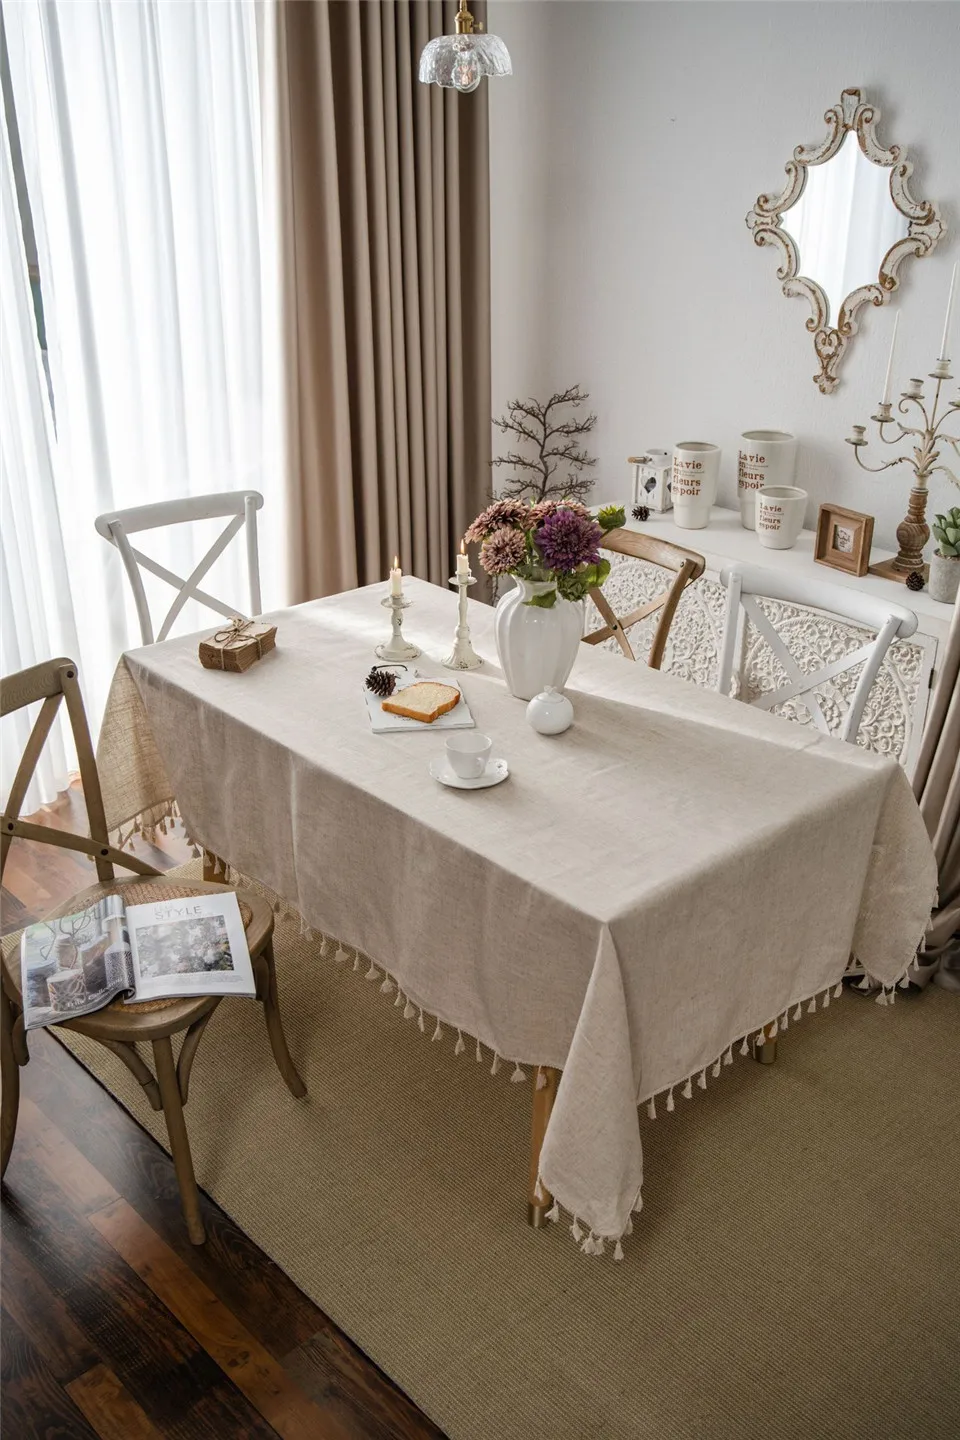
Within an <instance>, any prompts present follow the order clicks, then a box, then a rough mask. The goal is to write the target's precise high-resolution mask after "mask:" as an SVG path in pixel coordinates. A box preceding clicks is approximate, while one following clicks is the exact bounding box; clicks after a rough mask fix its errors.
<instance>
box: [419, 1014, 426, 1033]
mask: <svg viewBox="0 0 960 1440" xmlns="http://www.w3.org/2000/svg"><path fill="white" fill-rule="evenodd" d="M417 1029H418V1030H419V1031H420V1034H421V1035H426V1033H427V1027H426V1025H425V1024H424V1023H423V1011H422V1010H421V1011H420V1014H419V1016H418V1017H417Z"/></svg>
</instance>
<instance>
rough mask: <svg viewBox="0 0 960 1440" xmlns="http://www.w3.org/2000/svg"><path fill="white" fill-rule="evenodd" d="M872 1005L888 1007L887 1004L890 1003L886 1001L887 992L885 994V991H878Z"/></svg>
mask: <svg viewBox="0 0 960 1440" xmlns="http://www.w3.org/2000/svg"><path fill="white" fill-rule="evenodd" d="M874 1003H875V1004H877V1005H888V1004H889V1003H890V1002H889V1001H888V999H887V992H886V990H881V991H880V994H879V995H878V996H877V998H876V1001H875V1002H874Z"/></svg>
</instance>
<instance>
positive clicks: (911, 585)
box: [907, 570, 924, 590]
mask: <svg viewBox="0 0 960 1440" xmlns="http://www.w3.org/2000/svg"><path fill="white" fill-rule="evenodd" d="M923 586H924V579H923V571H922V570H911V571H910V574H909V575H908V576H907V589H908V590H922V589H923Z"/></svg>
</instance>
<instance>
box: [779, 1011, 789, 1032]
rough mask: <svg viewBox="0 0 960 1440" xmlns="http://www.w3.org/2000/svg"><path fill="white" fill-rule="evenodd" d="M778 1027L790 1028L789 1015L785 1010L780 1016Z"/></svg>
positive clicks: (782, 1028)
mask: <svg viewBox="0 0 960 1440" xmlns="http://www.w3.org/2000/svg"><path fill="white" fill-rule="evenodd" d="M780 1029H781V1030H789V1029H790V1016H789V1015H788V1014H787V1012H786V1010H784V1012H783V1014H782V1015H781V1016H780Z"/></svg>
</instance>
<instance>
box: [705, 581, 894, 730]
mask: <svg viewBox="0 0 960 1440" xmlns="http://www.w3.org/2000/svg"><path fill="white" fill-rule="evenodd" d="M720 582H721V584H722V585H724V586H725V587H726V591H727V609H726V615H725V617H724V624H723V640H722V643H721V646H720V662H719V666H718V673H717V689H718V690H719V691H720V693H721V694H722V695H730V694H731V693H732V691H733V688H734V671H735V660H736V655H737V647H738V641H739V640H740V639H741V637H742V632H743V625H744V623H745V621H746V620H749V621H750V623H751V625H752V626H753V627H754V629H755V630H756V632H757V633H758V635H760V636H761V637H762V639H763V640H764V641H765V643H766V644H767V645H769V647H770V649H771V651H772V652H773V655H774V657H775V659H776V661H777V663H778V665H779V666H780V669H781V670H782V672H783V675H784V677H785V678H784V681H783V683H782V684H781V685H779V686H777V687H776V688H774V689H772V690H764V691H763V692H762V693H761V694H759V695H755V696H750V697H748V696H744V697H743V698H744V699H746V700H747V702H748V703H749V704H751V705H755V706H756V707H757V709H759V710H772V709H773V708H774V706H776V705H781V704H783V702H784V701H786V700H794V701H796V702H797V703H798V704H800V705H802V706H804V708H805V709H806V710H807V713H808V714H809V716H810V719H811V720H812V721H813V723H814V725H816V727H817V729H818V730H822V731H823V733H824V735H832V734H836V735H838V736H839V739H841V740H847V741H849V742H850V743H851V744H856V740H857V733H858V731H859V729H860V721H861V720H862V718H863V711H864V706H865V705H866V703H867V700H868V698H869V695H870V691H871V690H872V689H873V685H874V682H875V681H876V678H877V675H878V674H879V672H880V667H881V665H882V664H883V661H884V657H885V656H886V653H887V651H888V650H889V648H890V646H891V645H892V643H893V641H894V640H906V639H907V638H908V637H909V636H911V635H912V634H913V633H914V631H915V630H916V628H917V623H918V622H917V617H916V615H915V614H914V613H913V611H912V610H908V609H907V607H906V606H905V605H898V604H897V603H896V602H895V601H892V600H886V599H880V598H878V597H875V596H873V595H864V594H862V593H861V592H860V591H859V590H848V589H846V587H845V586H842V585H830V584H828V583H825V582H824V581H822V580H811V579H809V578H807V577H805V576H797V575H784V574H782V573H781V572H780V571H778V570H766V569H764V568H763V567H762V566H760V565H746V564H736V565H729V566H727V567H726V568H725V569H723V570H721V572H720ZM761 597H766V598H768V599H770V600H783V601H786V602H787V603H788V604H791V605H803V606H808V607H809V608H810V609H811V610H822V611H825V612H826V613H827V614H829V615H835V616H837V617H838V618H839V619H842V620H849V621H850V622H851V623H852V624H856V625H862V626H864V627H866V628H867V629H870V630H873V631H875V632H876V633H875V636H874V638H873V639H872V640H868V641H866V642H865V643H864V644H863V645H860V646H859V647H857V648H856V649H854V650H851V651H849V652H848V653H847V654H845V655H841V656H840V657H839V658H838V659H835V660H831V661H830V662H829V663H828V664H826V665H821V666H819V667H818V668H817V669H816V670H801V668H800V666H799V665H798V663H797V661H796V659H795V658H794V656H793V655H792V654H791V652H790V649H789V647H788V645H787V643H786V641H785V640H784V638H783V637H782V636H781V635H780V634H779V633H778V632H777V630H776V629H775V628H774V625H773V623H772V621H771V620H770V618H769V617H768V616H767V615H766V614H765V613H764V611H763V608H762V606H761V605H760V603H759V600H760V598H761ZM858 665H862V666H863V669H862V670H861V671H860V675H859V676H858V678H857V681H856V685H855V687H854V689H853V693H852V695H851V696H850V698H849V703H848V704H847V710H846V714H845V715H844V717H843V721H842V723H841V725H840V727H839V730H831V729H830V727H829V725H828V724H827V719H826V716H825V715H824V713H823V708H822V706H821V704H820V702H819V700H818V699H817V694H816V692H817V691H818V690H821V691H822V690H823V688H824V687H827V688H828V689H830V688H831V687H832V683H833V681H834V680H836V679H837V678H838V677H839V676H841V675H843V674H844V673H845V672H848V671H851V670H854V669H855V668H856V667H857V666H858ZM845 703H846V702H845Z"/></svg>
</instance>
